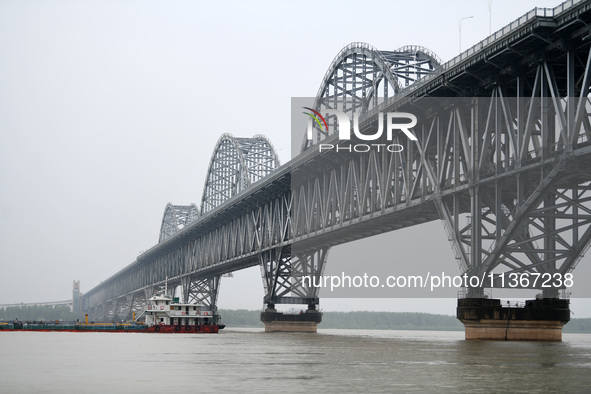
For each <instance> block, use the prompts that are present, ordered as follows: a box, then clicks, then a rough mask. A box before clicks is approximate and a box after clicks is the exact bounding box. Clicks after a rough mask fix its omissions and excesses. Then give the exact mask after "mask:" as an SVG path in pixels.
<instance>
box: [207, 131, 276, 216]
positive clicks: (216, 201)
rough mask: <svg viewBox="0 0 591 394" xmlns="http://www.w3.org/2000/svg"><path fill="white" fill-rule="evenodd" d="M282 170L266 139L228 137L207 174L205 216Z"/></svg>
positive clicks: (215, 152) (217, 150)
mask: <svg viewBox="0 0 591 394" xmlns="http://www.w3.org/2000/svg"><path fill="white" fill-rule="evenodd" d="M277 167H279V158H278V156H277V153H276V152H275V148H274V147H273V145H271V143H270V142H269V140H267V138H266V137H265V136H263V135H255V136H254V137H253V138H237V137H233V136H232V135H230V134H224V135H222V136H221V137H220V139H219V140H218V143H217V145H216V147H215V149H214V154H213V156H212V158H211V161H210V164H209V170H208V171H207V180H206V182H205V187H204V189H203V198H202V199H201V213H202V214H205V213H207V212H209V211H211V210H212V209H214V208H216V207H218V206H219V205H221V204H223V203H224V202H226V201H228V200H229V199H230V198H231V197H233V196H235V195H236V194H238V192H240V191H242V190H244V189H246V188H247V187H249V186H250V185H251V184H253V183H254V182H257V181H259V180H261V179H263V178H264V177H265V176H267V175H268V174H270V173H271V172H272V171H273V170H275V169H276V168H277Z"/></svg>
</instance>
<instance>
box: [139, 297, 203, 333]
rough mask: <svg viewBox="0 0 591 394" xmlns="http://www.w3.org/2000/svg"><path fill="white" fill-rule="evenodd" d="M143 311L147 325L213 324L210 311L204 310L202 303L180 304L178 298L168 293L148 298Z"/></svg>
mask: <svg viewBox="0 0 591 394" xmlns="http://www.w3.org/2000/svg"><path fill="white" fill-rule="evenodd" d="M144 313H145V315H146V324H147V325H148V326H154V325H158V324H163V325H174V326H176V325H180V326H185V325H186V326H196V325H209V324H214V322H213V314H212V312H211V311H209V310H204V306H203V305H202V304H197V303H193V304H181V303H179V302H178V298H174V299H172V298H171V297H170V296H168V295H155V296H154V297H152V298H150V300H149V303H148V305H147V306H146V310H145V311H144Z"/></svg>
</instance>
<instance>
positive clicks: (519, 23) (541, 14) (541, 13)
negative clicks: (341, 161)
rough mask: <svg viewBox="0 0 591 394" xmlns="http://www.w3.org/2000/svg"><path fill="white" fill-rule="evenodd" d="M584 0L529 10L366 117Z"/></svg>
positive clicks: (572, 0)
mask: <svg viewBox="0 0 591 394" xmlns="http://www.w3.org/2000/svg"><path fill="white" fill-rule="evenodd" d="M583 1H585V0H568V1H565V2H564V3H562V4H560V5H558V6H556V7H554V8H538V7H536V8H534V9H533V10H531V11H529V12H528V13H526V14H524V15H522V16H521V17H520V18H518V19H517V20H515V21H513V22H511V23H509V24H508V25H506V26H504V27H503V28H501V29H499V30H497V31H496V32H494V33H493V34H492V35H490V36H488V37H486V38H485V39H484V40H482V41H480V42H478V43H477V44H475V45H473V46H471V47H470V48H468V49H467V50H466V51H464V52H462V53H460V54H459V55H457V56H456V57H454V58H453V59H451V60H449V61H448V62H446V63H444V64H443V65H442V66H441V67H439V68H438V69H436V70H435V72H433V73H432V74H429V75H427V76H425V77H423V78H421V80H420V82H416V83H414V84H412V85H410V86H408V87H405V88H404V89H403V90H402V91H401V94H399V95H397V96H394V97H393V98H392V99H391V100H386V101H384V102H383V103H381V104H379V105H378V106H377V107H375V108H374V109H372V110H371V111H369V112H368V113H367V115H366V117H365V119H368V118H371V117H372V115H375V114H376V113H378V112H383V111H384V110H385V109H386V108H387V107H388V106H389V105H390V104H391V102H392V101H395V100H397V99H399V98H400V97H401V96H405V95H407V94H409V93H412V92H413V91H415V90H417V89H418V88H420V87H421V86H422V84H423V83H426V82H427V81H429V80H431V79H433V78H437V77H438V76H439V75H441V74H442V73H443V72H444V71H447V70H449V69H451V68H453V67H455V66H456V65H457V64H459V63H461V62H463V61H464V60H466V59H468V58H469V57H470V56H472V55H474V54H475V53H477V52H479V51H481V50H483V49H484V48H485V47H487V46H489V45H491V44H493V43H495V42H496V41H498V40H499V39H501V38H503V37H505V36H507V35H508V34H509V33H511V32H513V31H515V30H517V29H519V28H521V27H523V26H524V25H526V24H528V23H531V22H532V21H533V20H535V19H536V18H554V17H556V16H558V15H559V14H561V13H562V12H564V11H566V10H568V9H570V8H571V7H573V6H575V5H577V4H579V3H582V2H583ZM354 44H356V45H359V43H354ZM351 45H353V44H351ZM348 49H349V46H348V47H346V48H343V51H345V50H348Z"/></svg>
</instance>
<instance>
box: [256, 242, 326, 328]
mask: <svg viewBox="0 0 591 394" xmlns="http://www.w3.org/2000/svg"><path fill="white" fill-rule="evenodd" d="M327 257H328V248H325V249H320V250H317V251H315V252H312V253H306V254H298V255H294V256H292V247H284V248H277V249H274V250H271V251H269V252H266V253H262V254H261V255H260V256H259V258H260V260H261V272H262V276H263V284H264V286H265V298H264V302H265V304H266V305H267V308H266V309H265V311H264V312H262V313H261V321H262V322H263V323H264V324H265V332H312V333H315V332H317V327H318V324H320V322H321V321H322V313H321V312H320V311H318V309H317V305H318V303H319V298H318V289H317V288H314V287H308V286H305V285H304V283H303V281H302V278H303V277H304V276H311V277H313V276H320V275H322V272H323V270H324V264H325V263H326V260H327ZM275 304H291V305H301V304H304V305H307V306H308V309H307V310H306V311H304V310H300V311H299V312H291V313H285V312H278V311H277V309H275Z"/></svg>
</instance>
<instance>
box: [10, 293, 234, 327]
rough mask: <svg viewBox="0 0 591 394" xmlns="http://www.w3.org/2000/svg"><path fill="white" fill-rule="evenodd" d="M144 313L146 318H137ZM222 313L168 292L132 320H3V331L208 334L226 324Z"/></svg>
mask: <svg viewBox="0 0 591 394" xmlns="http://www.w3.org/2000/svg"><path fill="white" fill-rule="evenodd" d="M142 317H144V321H143V322H138V320H139V319H141V318H142ZM219 319H220V317H219V315H217V314H215V313H214V312H213V311H209V310H204V307H203V305H202V304H197V303H187V304H182V303H179V301H178V299H177V298H174V299H173V298H171V297H170V296H168V295H166V294H160V295H155V296H154V297H152V298H150V300H149V302H148V305H147V306H146V307H145V309H144V311H143V312H142V313H141V314H140V315H139V316H138V317H137V319H134V320H133V321H132V322H131V323H94V322H91V323H89V322H88V316H87V318H86V320H85V321H84V322H59V321H56V322H22V321H16V320H15V321H10V322H0V332H2V331H40V332H50V331H51V332H60V331H65V332H146V333H170V334H209V333H217V332H218V331H219V330H221V329H222V328H224V327H225V325H223V324H219Z"/></svg>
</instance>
